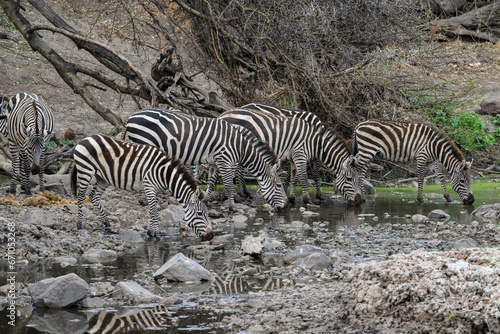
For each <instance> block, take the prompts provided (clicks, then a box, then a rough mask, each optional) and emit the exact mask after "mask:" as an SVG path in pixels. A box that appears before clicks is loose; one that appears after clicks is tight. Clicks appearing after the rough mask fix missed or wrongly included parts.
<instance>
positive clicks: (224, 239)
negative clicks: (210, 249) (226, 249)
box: [210, 234, 234, 245]
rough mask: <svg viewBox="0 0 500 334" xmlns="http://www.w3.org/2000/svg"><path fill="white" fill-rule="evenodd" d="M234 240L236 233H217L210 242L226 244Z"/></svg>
mask: <svg viewBox="0 0 500 334" xmlns="http://www.w3.org/2000/svg"><path fill="white" fill-rule="evenodd" d="M233 242H234V234H222V235H216V236H215V237H214V238H213V239H212V240H211V241H210V243H211V244H212V245H226V244H232V243H233Z"/></svg>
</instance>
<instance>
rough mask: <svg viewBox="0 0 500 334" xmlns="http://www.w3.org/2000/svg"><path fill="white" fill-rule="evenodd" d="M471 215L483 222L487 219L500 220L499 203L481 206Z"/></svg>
mask: <svg viewBox="0 0 500 334" xmlns="http://www.w3.org/2000/svg"><path fill="white" fill-rule="evenodd" d="M472 215H474V216H476V217H481V218H483V219H485V220H488V219H496V220H499V219H500V203H496V204H487V205H481V206H480V207H478V208H477V209H475V210H474V211H472Z"/></svg>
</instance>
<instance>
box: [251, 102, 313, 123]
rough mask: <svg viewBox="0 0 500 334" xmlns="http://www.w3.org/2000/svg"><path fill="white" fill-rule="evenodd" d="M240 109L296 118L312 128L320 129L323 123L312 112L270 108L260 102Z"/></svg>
mask: <svg viewBox="0 0 500 334" xmlns="http://www.w3.org/2000/svg"><path fill="white" fill-rule="evenodd" d="M241 108H242V109H250V110H258V111H264V112H268V113H271V114H274V115H279V116H285V117H293V116H297V117H299V118H301V119H303V120H304V121H306V122H307V123H309V124H311V125H312V126H314V127H317V128H321V127H322V126H323V123H322V122H321V119H320V118H319V117H318V116H316V115H315V114H313V113H312V112H309V111H305V110H295V109H290V108H285V107H278V106H272V105H269V104H265V103H260V102H253V103H249V104H246V105H244V106H243V107H241Z"/></svg>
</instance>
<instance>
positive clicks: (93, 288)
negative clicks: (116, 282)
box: [89, 282, 115, 297]
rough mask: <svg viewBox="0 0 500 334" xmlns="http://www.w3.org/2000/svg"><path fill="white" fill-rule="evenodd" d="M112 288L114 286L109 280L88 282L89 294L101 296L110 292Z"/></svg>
mask: <svg viewBox="0 0 500 334" xmlns="http://www.w3.org/2000/svg"><path fill="white" fill-rule="evenodd" d="M114 289H115V288H114V286H113V284H111V282H93V283H90V288H89V296H90V297H101V296H104V295H107V294H110V293H112V292H113V290H114Z"/></svg>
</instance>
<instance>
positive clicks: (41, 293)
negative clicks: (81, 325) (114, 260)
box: [28, 274, 89, 309]
mask: <svg viewBox="0 0 500 334" xmlns="http://www.w3.org/2000/svg"><path fill="white" fill-rule="evenodd" d="M88 290H89V285H88V284H87V282H85V281H84V280H83V279H81V278H80V277H79V276H78V275H76V274H68V275H64V276H59V277H56V278H47V279H44V280H41V281H38V282H36V283H34V284H31V285H29V287H28V291H29V293H30V295H31V297H32V298H33V302H34V303H35V306H37V307H48V308H57V309H62V308H67V307H71V306H73V305H75V304H76V303H78V302H79V301H81V300H83V299H84V298H85V297H87V293H88Z"/></svg>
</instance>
